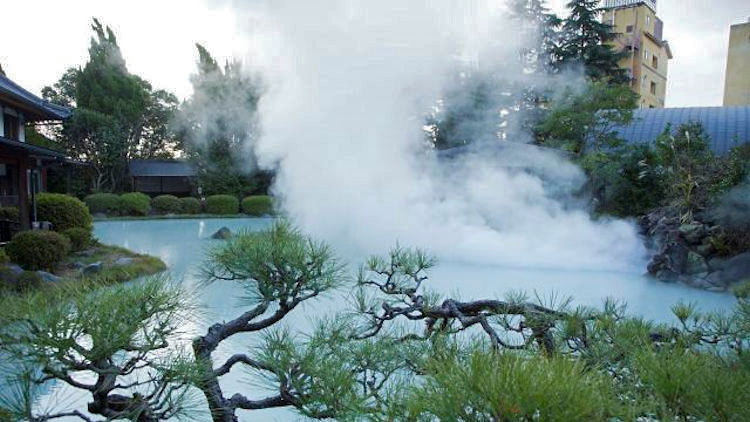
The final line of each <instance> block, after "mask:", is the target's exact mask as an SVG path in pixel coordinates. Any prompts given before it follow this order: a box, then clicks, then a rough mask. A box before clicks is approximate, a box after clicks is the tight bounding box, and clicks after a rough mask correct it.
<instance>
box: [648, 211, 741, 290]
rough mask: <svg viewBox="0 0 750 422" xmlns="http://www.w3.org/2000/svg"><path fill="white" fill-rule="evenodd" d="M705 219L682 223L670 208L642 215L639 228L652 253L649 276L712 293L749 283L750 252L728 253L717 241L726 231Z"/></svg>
mask: <svg viewBox="0 0 750 422" xmlns="http://www.w3.org/2000/svg"><path fill="white" fill-rule="evenodd" d="M701 220H703V221H701ZM707 220H708V219H701V218H700V217H697V218H694V219H693V220H692V221H690V222H688V223H683V222H682V221H681V218H680V215H679V213H678V212H677V211H676V210H675V209H674V208H672V207H664V208H658V209H655V210H653V211H651V212H649V213H648V214H646V215H644V216H642V217H641V218H640V219H639V220H638V223H639V226H640V228H641V230H642V233H643V234H644V235H645V236H646V239H647V244H648V246H649V248H650V249H651V250H652V251H654V255H653V256H652V258H651V261H650V262H649V264H648V272H649V274H651V275H652V276H654V277H656V278H657V279H659V280H663V281H672V282H674V281H680V282H683V283H686V284H688V285H690V286H693V287H697V288H701V289H706V290H711V291H726V290H728V289H730V288H731V287H732V285H734V284H735V283H739V282H742V281H750V251H740V253H735V254H727V252H726V251H725V250H723V248H722V247H721V242H720V239H721V238H722V235H723V232H724V230H725V229H724V228H722V227H721V226H719V225H717V224H714V223H713V222H710V221H707Z"/></svg>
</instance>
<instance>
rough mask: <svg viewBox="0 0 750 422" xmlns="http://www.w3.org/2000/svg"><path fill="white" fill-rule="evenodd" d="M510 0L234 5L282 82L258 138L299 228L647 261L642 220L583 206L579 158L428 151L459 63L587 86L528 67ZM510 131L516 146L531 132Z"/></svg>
mask: <svg viewBox="0 0 750 422" xmlns="http://www.w3.org/2000/svg"><path fill="white" fill-rule="evenodd" d="M501 3H502V2H497V1H488V0H462V1H458V0H429V1H428V0H410V1H403V0H378V1H371V0H349V1H346V0H325V1H307V0H297V1H293V0H274V1H265V2H261V1H255V2H249V1H248V2H235V3H233V5H234V7H236V8H238V12H242V13H241V14H240V15H241V16H243V22H242V24H243V26H245V29H246V30H247V33H248V34H249V35H250V39H252V40H253V44H252V53H251V57H252V60H251V62H253V63H255V64H257V65H258V66H259V67H261V68H262V72H263V75H264V78H265V81H266V83H267V84H268V88H269V90H268V92H267V93H266V95H265V96H264V97H263V98H262V99H261V102H260V104H259V115H260V119H261V127H262V128H263V129H262V130H263V133H262V136H261V137H260V139H259V140H258V141H257V143H255V144H254V145H252V148H253V150H254V152H255V154H257V156H258V158H259V160H260V164H261V165H265V166H269V167H271V166H278V177H277V180H276V183H275V186H274V190H275V194H276V195H277V196H278V197H280V198H281V201H282V204H283V208H284V210H285V211H286V212H287V213H288V215H289V216H290V217H291V218H292V219H293V220H294V221H295V222H296V223H297V224H299V225H300V226H301V227H302V228H304V229H305V230H307V231H309V232H310V233H312V234H314V235H316V236H319V237H322V238H324V239H326V240H328V241H330V242H332V243H333V244H334V245H335V246H336V247H337V249H338V250H339V251H343V252H344V253H349V254H351V255H353V256H354V255H360V254H364V253H371V252H382V251H383V250H385V249H387V248H389V247H391V246H393V245H394V244H395V243H396V242H399V243H400V244H402V245H409V246H411V245H414V246H420V247H424V248H427V249H428V250H430V251H431V252H433V253H435V254H436V255H437V256H438V257H440V258H441V259H444V260H462V261H469V262H480V263H489V264H500V265H512V266H536V267H549V268H579V269H580V268H588V269H621V270H622V269H632V268H635V267H634V265H637V263H638V262H639V261H640V259H642V255H643V249H642V246H641V242H640V241H639V239H638V236H637V234H636V230H635V228H634V227H633V225H632V224H630V223H627V222H624V221H594V220H592V218H591V217H590V216H589V214H588V213H587V212H586V211H585V210H584V209H583V208H581V207H577V206H575V205H574V201H571V200H570V192H572V191H573V190H574V189H575V188H576V187H578V186H580V185H581V184H582V183H583V181H584V176H583V174H582V173H581V171H580V170H579V169H578V168H577V167H575V166H574V165H572V164H571V163H570V162H568V161H566V160H565V159H564V158H562V157H559V156H558V155H556V154H555V153H551V152H543V151H539V150H538V149H536V148H533V147H530V146H524V145H522V146H521V147H516V148H504V149H503V150H497V149H496V148H495V147H494V146H492V147H487V146H483V145H485V144H480V145H478V146H476V147H475V148H474V149H473V151H472V152H470V153H467V154H463V155H457V156H456V157H455V158H453V159H449V160H445V159H438V158H437V155H436V154H434V153H431V152H429V151H425V149H424V138H425V137H424V132H423V128H422V126H423V122H424V116H425V113H426V111H427V110H429V109H430V107H432V106H433V105H434V104H435V102H436V100H437V99H439V98H441V95H442V94H443V93H445V92H447V91H448V90H449V89H450V86H449V85H450V84H451V81H455V79H456V78H455V75H456V73H457V72H459V71H466V70H467V69H468V71H470V72H477V73H480V72H481V73H486V74H494V75H501V76H502V79H503V80H504V81H505V82H506V83H508V84H511V85H512V84H515V85H519V84H520V85H523V84H527V85H528V84H535V85H537V86H547V87H550V86H562V85H566V84H567V85H570V84H576V83H577V84H580V79H578V78H577V77H574V76H571V75H566V76H565V77H562V76H561V77H559V78H557V79H555V80H550V79H539V77H537V76H533V75H528V74H527V72H524V68H523V66H522V65H521V63H520V61H519V59H518V51H519V49H520V48H521V47H522V42H523V40H522V39H521V38H522V37H521V36H520V35H519V34H521V32H520V31H518V30H517V26H514V24H512V23H509V22H508V21H505V20H504V18H503V17H502V11H503V9H502V4H501ZM484 127H485V128H486V126H484ZM504 130H505V131H506V134H505V139H506V141H505V143H506V144H508V143H509V142H508V141H517V142H523V141H526V140H528V139H529V136H528V134H527V133H524V132H522V131H520V129H519V130H515V129H513V126H512V125H511V126H508V127H506V128H505V129H504ZM484 135H485V134H483V135H482V136H484ZM477 136H478V137H479V134H477ZM496 142H500V141H496ZM529 168H532V169H533V171H532V172H529V171H526V170H528V169H529Z"/></svg>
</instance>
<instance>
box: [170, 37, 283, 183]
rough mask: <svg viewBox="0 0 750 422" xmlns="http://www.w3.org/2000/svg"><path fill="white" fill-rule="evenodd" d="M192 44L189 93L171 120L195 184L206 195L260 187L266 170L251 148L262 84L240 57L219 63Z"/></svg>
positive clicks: (256, 128) (199, 46)
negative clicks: (194, 51) (193, 57)
mask: <svg viewBox="0 0 750 422" xmlns="http://www.w3.org/2000/svg"><path fill="white" fill-rule="evenodd" d="M197 49H198V56H199V59H198V72H197V73H196V74H194V75H193V76H192V77H191V79H190V80H191V83H192V85H193V94H192V96H191V97H190V98H189V99H188V100H187V101H186V102H185V103H184V104H182V106H181V108H180V113H179V115H178V116H177V119H176V123H175V126H176V128H177V131H178V133H179V134H180V138H181V141H182V147H183V149H184V151H185V152H186V154H187V156H188V158H189V159H190V161H191V162H192V163H193V164H194V166H195V167H196V169H197V171H198V184H199V186H200V187H201V189H202V192H203V193H204V194H206V195H212V194H227V193H228V194H234V195H237V196H243V195H248V194H252V193H258V192H264V191H266V190H267V188H268V185H269V183H270V182H269V176H268V174H266V173H264V172H260V171H258V167H257V164H256V158H255V156H254V153H253V150H252V145H253V143H254V142H255V139H256V136H257V134H258V123H257V115H256V112H257V108H258V101H259V99H260V96H261V93H262V86H261V85H260V83H259V81H258V79H257V78H256V77H254V76H252V75H250V74H249V73H248V72H246V71H245V69H244V68H243V65H242V63H241V62H239V61H231V62H227V63H226V64H225V65H224V67H223V68H222V67H221V66H219V64H218V63H217V62H216V60H215V59H214V58H213V57H212V56H211V54H210V53H209V52H208V50H206V48H204V47H203V46H202V45H200V44H197Z"/></svg>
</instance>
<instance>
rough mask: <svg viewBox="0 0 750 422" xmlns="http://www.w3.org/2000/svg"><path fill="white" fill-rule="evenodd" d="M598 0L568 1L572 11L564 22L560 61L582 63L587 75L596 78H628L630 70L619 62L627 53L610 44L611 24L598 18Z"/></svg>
mask: <svg viewBox="0 0 750 422" xmlns="http://www.w3.org/2000/svg"><path fill="white" fill-rule="evenodd" d="M598 4H599V1H598V0H572V1H570V2H569V3H568V4H567V7H568V9H570V15H569V16H568V18H567V19H565V22H564V24H563V42H562V45H561V46H560V48H559V55H560V59H561V64H562V65H563V66H564V65H571V64H574V63H579V64H582V65H583V66H584V68H585V71H586V75H587V76H589V77H590V78H592V79H594V80H600V79H608V80H610V81H611V82H613V83H625V82H627V79H628V77H627V74H626V72H625V71H624V70H623V69H621V68H620V67H619V65H618V62H619V61H620V59H622V58H623V57H624V56H625V55H626V53H624V52H616V51H615V50H614V49H613V48H612V46H611V45H610V44H608V43H609V42H610V41H612V40H614V38H615V34H614V33H613V32H612V27H611V26H610V25H607V24H606V23H602V22H600V21H599V16H600V14H601V9H599V8H598Z"/></svg>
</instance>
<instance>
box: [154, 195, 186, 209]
mask: <svg viewBox="0 0 750 422" xmlns="http://www.w3.org/2000/svg"><path fill="white" fill-rule="evenodd" d="M151 207H153V209H154V210H156V211H158V212H160V213H162V214H179V213H180V211H182V203H181V202H180V198H178V197H176V196H174V195H159V196H157V197H156V198H154V199H152V200H151Z"/></svg>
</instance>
